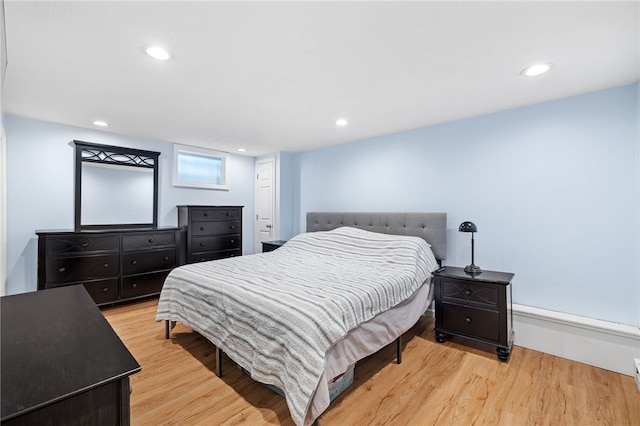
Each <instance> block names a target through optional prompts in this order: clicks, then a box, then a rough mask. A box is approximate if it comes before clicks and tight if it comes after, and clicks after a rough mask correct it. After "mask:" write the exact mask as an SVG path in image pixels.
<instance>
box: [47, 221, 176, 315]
mask: <svg viewBox="0 0 640 426" xmlns="http://www.w3.org/2000/svg"><path fill="white" fill-rule="evenodd" d="M36 234H37V235H38V290H44V289H46V288H53V287H60V286H66V285H73V284H83V285H84V286H85V288H86V289H87V291H88V292H89V294H90V295H91V297H92V298H93V300H94V301H95V302H96V304H98V305H104V304H111V303H117V302H123V301H128V300H134V299H138V298H141V297H145V296H151V295H156V294H159V293H160V290H161V289H162V285H163V283H164V279H165V278H166V276H167V275H168V274H169V272H170V271H171V270H172V269H173V268H175V267H176V266H177V265H178V258H179V246H180V241H179V238H180V234H179V230H178V228H173V227H171V228H153V229H131V230H118V231H37V232H36Z"/></svg>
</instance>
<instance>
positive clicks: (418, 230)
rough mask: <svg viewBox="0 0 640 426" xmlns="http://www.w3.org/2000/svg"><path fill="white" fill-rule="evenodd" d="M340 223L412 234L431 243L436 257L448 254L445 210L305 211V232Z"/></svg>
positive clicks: (333, 226)
mask: <svg viewBox="0 0 640 426" xmlns="http://www.w3.org/2000/svg"><path fill="white" fill-rule="evenodd" d="M341 226H352V227H354V228H360V229H366V230H367V231H372V232H379V233H381V234H394V235H411V236H414V237H421V238H424V239H425V240H426V241H427V242H428V243H429V244H431V250H432V251H433V254H434V255H435V256H436V259H438V260H443V259H445V258H446V256H447V214H446V213H373V212H371V213H368V212H363V213H356V212H308V213H307V232H315V231H330V230H332V229H335V228H339V227H341Z"/></svg>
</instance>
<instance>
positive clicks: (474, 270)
mask: <svg viewBox="0 0 640 426" xmlns="http://www.w3.org/2000/svg"><path fill="white" fill-rule="evenodd" d="M464 271H465V272H466V273H468V274H480V273H482V269H480V267H479V266H476V265H474V264H473V263H472V264H471V265H467V266H465V267H464Z"/></svg>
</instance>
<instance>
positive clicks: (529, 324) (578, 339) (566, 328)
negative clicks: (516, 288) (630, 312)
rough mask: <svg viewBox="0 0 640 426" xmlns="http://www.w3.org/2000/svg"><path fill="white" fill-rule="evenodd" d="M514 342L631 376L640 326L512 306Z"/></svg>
mask: <svg viewBox="0 0 640 426" xmlns="http://www.w3.org/2000/svg"><path fill="white" fill-rule="evenodd" d="M513 323H514V324H513V329H514V332H515V336H514V344H515V345H518V346H523V347H525V348H529V349H533V350H536V351H540V352H545V353H548V354H551V355H556V356H559V357H562V358H567V359H570V360H573V361H578V362H582V363H585V364H589V365H593V366H596V367H600V368H604V369H606V370H611V371H615V372H618V373H622V374H626V375H628V376H632V377H633V376H635V374H636V366H635V362H634V359H635V358H640V329H639V328H638V327H633V326H630V325H625V324H618V323H613V322H608V321H601V320H597V319H593V318H587V317H580V316H577V315H571V314H566V313H562V312H554V311H548V310H546V309H540V308H534V307H531V306H525V305H517V304H514V305H513Z"/></svg>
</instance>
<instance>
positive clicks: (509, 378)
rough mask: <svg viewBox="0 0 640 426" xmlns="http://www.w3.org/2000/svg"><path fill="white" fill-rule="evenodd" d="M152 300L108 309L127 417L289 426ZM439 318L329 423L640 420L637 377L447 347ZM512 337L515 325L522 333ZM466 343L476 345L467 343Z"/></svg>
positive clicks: (356, 387)
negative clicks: (130, 360)
mask: <svg viewBox="0 0 640 426" xmlns="http://www.w3.org/2000/svg"><path fill="white" fill-rule="evenodd" d="M156 306H157V299H151V300H146V301H143V302H138V303H134V304H128V305H124V306H116V307H110V308H105V309H103V310H102V312H103V313H104V315H105V317H106V318H107V320H108V321H109V322H110V323H111V325H112V326H113V328H114V329H115V331H116V332H117V333H118V335H119V336H120V337H121V339H122V340H123V341H124V343H125V344H126V345H127V347H128V348H129V350H130V351H131V353H132V354H133V356H134V357H135V358H136V359H137V360H138V362H139V363H140V365H141V366H142V371H141V372H140V373H138V374H135V375H133V376H132V377H131V384H132V387H133V393H132V395H131V422H132V425H133V426H141V425H154V426H155V425H235V424H243V425H264V424H269V425H293V422H292V421H291V417H290V416H289V411H288V408H287V405H286V402H285V400H284V399H283V398H282V397H280V396H278V395H276V394H275V393H274V392H271V391H270V390H268V389H267V388H266V387H264V386H262V385H260V384H259V383H256V382H254V381H252V380H251V379H250V378H249V377H247V376H246V375H244V374H242V373H241V372H240V371H239V370H238V369H237V368H236V366H235V364H234V363H233V362H232V361H231V360H229V359H228V358H226V357H225V358H224V361H223V368H224V375H223V377H222V378H218V377H216V375H215V373H214V364H215V353H214V347H213V345H212V344H211V343H210V342H208V341H207V340H206V339H204V338H203V337H201V336H200V335H199V334H197V333H195V332H192V331H191V330H190V329H188V328H187V327H185V326H183V325H181V324H178V325H177V326H176V328H175V329H174V330H173V333H172V338H171V340H165V339H164V323H162V322H155V321H154V318H155V309H156ZM433 326H434V320H433V318H429V317H424V318H422V319H421V320H420V321H419V322H418V323H417V324H416V325H415V326H414V327H413V329H412V330H410V331H409V332H407V333H406V334H405V336H404V352H403V361H402V364H400V365H398V364H396V363H395V345H394V344H392V345H391V346H389V347H387V348H385V349H383V350H381V351H380V352H378V353H377V354H374V355H372V356H371V357H369V358H367V359H365V360H363V361H361V362H359V363H358V364H357V365H356V369H355V380H354V383H353V385H352V386H351V387H350V388H348V389H347V390H346V391H345V392H344V393H343V394H342V395H340V396H339V397H338V398H337V399H336V400H334V401H333V403H332V405H331V406H330V407H329V409H328V410H327V411H326V412H325V413H324V414H323V415H322V416H321V417H320V420H319V424H320V426H322V425H340V426H342V425H435V424H438V425H471V424H490V425H509V426H511V425H554V426H555V425H580V426H584V425H640V391H639V390H638V388H637V386H636V384H635V380H634V379H633V378H632V377H630V376H624V375H621V374H617V373H613V372H610V371H607V370H602V369H599V368H595V367H590V366H587V365H585V364H580V363H577V362H572V361H568V360H565V359H562V358H558V357H554V356H551V355H546V354H543V353H540V352H536V351H532V350H528V349H524V348H521V347H517V346H516V347H514V349H513V352H512V355H511V360H510V361H509V362H508V363H502V362H500V361H498V360H497V358H496V356H495V351H494V349H493V348H492V347H488V346H487V347H485V346H483V345H481V344H472V346H468V345H461V343H462V342H464V341H463V340H462V339H456V338H453V339H451V340H448V341H447V342H446V343H444V344H440V343H437V342H436V341H435V339H434V337H433ZM516 333H517V330H516ZM466 343H469V342H468V341H467V342H466Z"/></svg>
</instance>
